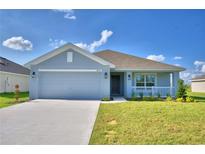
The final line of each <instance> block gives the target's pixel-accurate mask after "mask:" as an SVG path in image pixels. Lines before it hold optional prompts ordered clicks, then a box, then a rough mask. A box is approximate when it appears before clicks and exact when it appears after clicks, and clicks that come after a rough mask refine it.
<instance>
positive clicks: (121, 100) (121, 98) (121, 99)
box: [101, 97, 127, 104]
mask: <svg viewBox="0 0 205 154" xmlns="http://www.w3.org/2000/svg"><path fill="white" fill-rule="evenodd" d="M125 102H127V100H126V99H125V98H124V97H113V100H112V101H101V103H105V104H106V103H108V104H109V103H125Z"/></svg>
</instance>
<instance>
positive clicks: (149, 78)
mask: <svg viewBox="0 0 205 154" xmlns="http://www.w3.org/2000/svg"><path fill="white" fill-rule="evenodd" d="M146 86H147V87H152V86H155V75H146Z"/></svg>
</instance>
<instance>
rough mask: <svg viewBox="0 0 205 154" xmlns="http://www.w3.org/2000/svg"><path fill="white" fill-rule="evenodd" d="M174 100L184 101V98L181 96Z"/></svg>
mask: <svg viewBox="0 0 205 154" xmlns="http://www.w3.org/2000/svg"><path fill="white" fill-rule="evenodd" d="M176 101H177V102H185V99H184V98H182V97H181V98H177V99H176Z"/></svg>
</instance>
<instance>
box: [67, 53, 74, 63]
mask: <svg viewBox="0 0 205 154" xmlns="http://www.w3.org/2000/svg"><path fill="white" fill-rule="evenodd" d="M67 62H68V63H72V62H73V52H67Z"/></svg>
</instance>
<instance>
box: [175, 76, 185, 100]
mask: <svg viewBox="0 0 205 154" xmlns="http://www.w3.org/2000/svg"><path fill="white" fill-rule="evenodd" d="M186 97H187V93H186V85H184V81H183V80H181V79H180V80H178V89H177V98H183V99H184V100H185V99H186Z"/></svg>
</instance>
